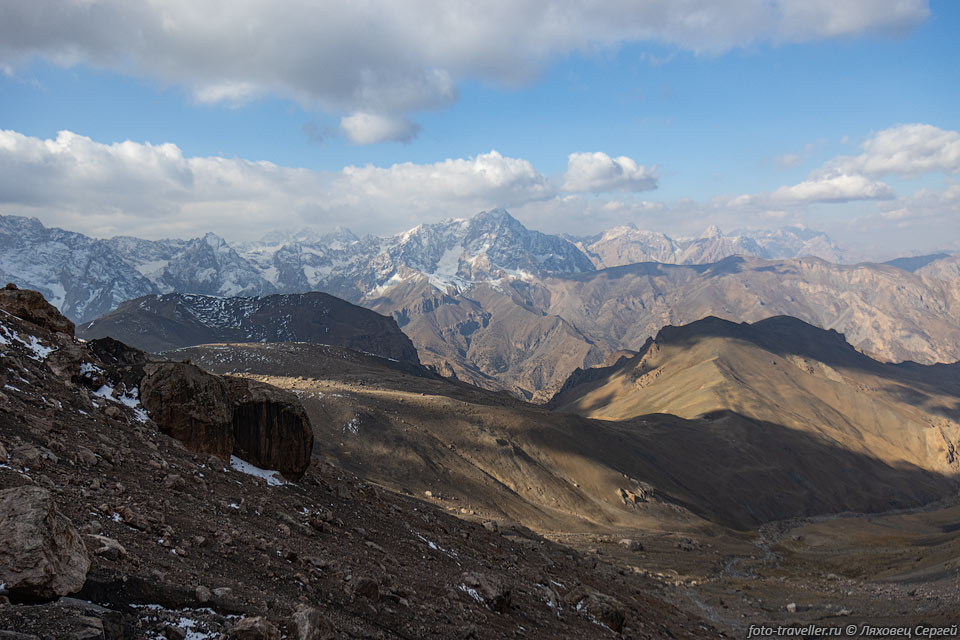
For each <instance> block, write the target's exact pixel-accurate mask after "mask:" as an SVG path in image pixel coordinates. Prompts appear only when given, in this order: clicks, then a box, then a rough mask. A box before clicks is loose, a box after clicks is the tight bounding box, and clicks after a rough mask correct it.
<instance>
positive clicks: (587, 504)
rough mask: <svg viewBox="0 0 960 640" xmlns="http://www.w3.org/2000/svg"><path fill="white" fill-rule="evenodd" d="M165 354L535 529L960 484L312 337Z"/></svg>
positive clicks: (812, 441) (376, 466)
mask: <svg viewBox="0 0 960 640" xmlns="http://www.w3.org/2000/svg"><path fill="white" fill-rule="evenodd" d="M169 355H170V356H171V357H175V358H177V359H180V358H184V357H187V358H189V359H190V360H191V361H193V362H196V363H198V364H200V365H201V366H204V367H206V368H209V369H211V370H213V371H216V372H235V373H240V374H243V375H247V376H251V377H254V378H256V379H259V380H261V381H265V382H269V383H271V384H274V385H276V386H279V387H283V388H287V389H292V390H293V391H295V392H296V393H297V394H298V395H299V396H300V399H301V401H302V403H303V405H304V407H305V409H306V410H307V413H308V415H309V416H310V419H311V422H312V423H313V426H314V430H315V435H316V439H317V442H318V443H322V444H321V445H319V446H320V447H321V449H322V451H323V452H324V455H327V456H330V459H331V460H333V461H335V462H336V463H337V464H339V465H343V466H344V467H346V468H347V469H350V470H351V471H353V472H356V473H360V474H363V475H365V476H367V477H369V478H371V479H374V480H376V481H377V482H379V483H382V484H384V485H385V486H389V487H392V488H394V489H396V490H399V491H409V492H411V493H413V494H415V495H424V492H426V491H429V492H430V493H431V496H430V499H431V500H433V501H434V502H436V503H438V504H442V505H444V506H445V507H447V508H450V509H452V510H455V511H457V512H462V513H466V514H468V515H471V516H473V515H475V516H476V517H481V518H497V519H502V518H506V519H509V520H513V521H516V522H520V523H522V524H525V525H527V526H529V527H532V528H534V529H537V530H540V531H615V530H624V529H632V530H636V529H645V530H661V531H663V530H684V529H686V530H691V529H705V530H711V528H712V527H711V526H710V525H709V523H707V522H705V521H704V519H707V520H712V521H715V522H720V523H723V524H728V525H733V526H735V527H739V528H745V527H751V526H754V525H756V524H758V523H761V522H765V521H768V520H773V519H779V518H787V517H794V516H802V515H812V514H818V513H835V512H839V511H845V510H855V511H867V512H875V511H883V510H886V509H888V508H891V506H893V505H899V506H906V505H916V504H922V503H925V502H927V501H929V500H932V499H936V498H938V497H942V496H945V495H949V494H951V493H953V491H954V490H955V487H954V484H953V483H952V482H951V481H950V480H949V479H948V478H946V477H944V476H942V475H941V474H939V473H936V472H933V471H928V470H924V469H920V468H918V467H917V466H916V465H912V464H909V463H906V462H905V463H903V464H902V465H899V466H890V465H888V464H886V463H884V462H882V461H879V460H877V459H876V458H875V457H873V456H872V455H867V454H865V453H864V452H862V451H861V452H852V451H849V450H847V449H846V448H844V447H843V446H842V445H841V443H836V442H832V441H828V440H825V439H823V438H820V437H817V436H814V435H811V434H808V433H804V432H801V431H798V430H796V429H792V428H788V427H786V426H783V425H782V424H780V423H779V421H773V420H758V419H755V418H751V417H748V416H743V415H739V414H737V413H734V412H716V413H713V414H711V415H709V416H704V417H698V418H694V419H685V418H681V417H675V416H670V415H646V416H643V417H641V418H636V419H632V420H628V421H623V422H613V421H606V420H592V419H587V418H584V417H580V416H576V415H573V414H559V413H555V412H551V411H547V410H545V409H543V408H540V407H536V406H533V405H529V404H526V403H523V402H520V401H518V400H516V399H513V398H511V397H509V396H506V395H505V394H502V393H499V394H497V393H490V392H487V391H483V390H480V389H477V388H474V387H470V386H467V385H464V384H461V383H451V382H450V381H447V380H443V379H437V378H430V377H423V376H418V375H413V373H412V372H409V371H401V370H399V369H398V368H397V365H396V364H395V363H390V362H389V361H383V360H378V359H374V358H370V357H367V356H357V355H355V354H351V353H350V352H348V351H344V350H339V349H330V348H324V347H318V346H316V345H308V344H247V345H209V346H200V347H192V348H187V349H181V350H178V351H176V352H172V353H171V354H169ZM358 358H361V359H358ZM840 487H842V490H840V489H838V488H840Z"/></svg>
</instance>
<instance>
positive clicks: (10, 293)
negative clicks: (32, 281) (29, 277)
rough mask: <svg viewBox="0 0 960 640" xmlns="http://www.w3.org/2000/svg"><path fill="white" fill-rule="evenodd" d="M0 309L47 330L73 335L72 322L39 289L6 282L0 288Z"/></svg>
mask: <svg viewBox="0 0 960 640" xmlns="http://www.w3.org/2000/svg"><path fill="white" fill-rule="evenodd" d="M0 309H3V310H4V311H6V312H7V313H9V314H11V315H14V316H17V317H18V318H20V319H22V320H26V321H27V322H32V323H33V324H35V325H37V326H39V327H42V328H44V329H47V330H48V331H54V332H60V333H66V334H67V335H69V336H73V330H74V325H73V322H71V321H70V320H69V319H68V318H67V317H66V316H64V315H63V314H62V313H60V312H59V311H58V310H57V308H56V307H55V306H53V305H52V304H50V303H49V302H47V301H46V299H45V298H44V297H43V294H41V293H40V292H39V291H31V290H30V289H19V288H17V286H16V285H15V284H13V283H10V284H7V286H6V287H4V288H3V289H0Z"/></svg>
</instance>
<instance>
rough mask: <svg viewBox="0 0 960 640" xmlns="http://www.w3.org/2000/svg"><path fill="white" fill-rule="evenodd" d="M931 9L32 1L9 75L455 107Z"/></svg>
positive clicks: (8, 26)
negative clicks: (648, 59) (82, 75)
mask: <svg viewBox="0 0 960 640" xmlns="http://www.w3.org/2000/svg"><path fill="white" fill-rule="evenodd" d="M928 14H929V8H928V4H927V0H898V1H897V2H876V1H875V0H844V1H843V2H836V1H835V0H724V1H718V0H687V1H685V2H676V1H675V0H650V1H647V2H635V1H634V0H610V1H608V2H603V3H595V2H587V1H585V0H579V1H575V2H567V1H562V0H513V1H511V2H477V3H469V2H467V3H463V2H457V3H452V2H448V1H446V0H410V1H408V2H394V1H388V0H381V1H373V2H338V1H335V0H269V1H268V0H230V1H229V2H227V1H226V0H211V1H209V2H196V1H195V0H152V1H151V2H130V0H82V1H80V0H73V1H69V2H64V1H63V0H29V1H28V2H27V1H24V2H6V3H3V6H2V9H0V68H2V69H4V70H9V69H12V68H15V67H17V66H20V65H24V64H27V63H29V61H30V60H31V59H33V58H35V57H42V58H46V59H49V60H53V61H55V62H56V63H58V64H62V65H73V64H79V63H86V64H91V65H94V66H96V67H99V68H106V69H112V70H116V71H119V72H122V73H129V74H134V75H145V76H149V77H151V78H155V79H158V80H160V81H161V82H165V83H171V84H177V85H180V86H183V87H186V88H187V89H188V90H189V91H190V92H192V94H193V96H194V98H195V99H196V100H198V101H201V102H223V101H226V102H228V103H237V102H243V101H246V100H250V99H253V98H256V97H259V96H263V95H279V96H283V97H287V98H292V99H294V100H297V101H299V102H301V103H302V104H304V105H305V106H308V107H317V108H319V109H322V110H324V111H327V112H330V113H336V114H339V115H344V114H346V115H350V114H359V113H368V114H369V113H375V114H381V115H383V116H394V117H395V116H402V115H405V114H410V113H414V112H417V111H420V110H424V109H435V108H441V107H444V106H446V105H449V104H450V103H451V102H453V101H454V100H456V98H457V85H458V83H460V82H462V81H463V80H465V79H467V78H474V79H481V80H484V81H490V82H494V83H497V84H502V85H511V86H516V85H519V84H523V83H526V82H529V81H530V80H531V79H533V78H535V77H536V75H537V74H538V73H539V71H540V70H541V69H543V68H544V67H545V66H546V65H547V64H549V63H550V62H551V61H553V60H555V59H557V58H558V57H561V56H564V55H567V54H569V53H571V52H573V51H576V50H591V49H595V48H597V47H601V48H602V47H616V46H618V45H620V44H623V43H628V42H657V43H664V44H668V45H673V46H676V47H678V48H679V49H683V50H688V51H694V52H698V53H722V52H724V51H726V50H729V49H731V48H733V47H738V46H745V45H750V44H754V43H758V42H770V43H785V42H803V41H809V40H816V39H820V38H829V37H836V36H847V35H857V34H861V33H865V32H891V31H892V32H897V31H903V30H905V29H909V28H910V27H912V26H914V25H916V24H918V23H920V22H922V21H923V20H925V19H926V18H927V16H928Z"/></svg>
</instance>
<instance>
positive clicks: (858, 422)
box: [550, 317, 960, 475]
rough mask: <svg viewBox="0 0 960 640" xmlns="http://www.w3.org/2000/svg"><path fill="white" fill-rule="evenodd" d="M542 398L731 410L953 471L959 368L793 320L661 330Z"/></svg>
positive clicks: (603, 411) (563, 405)
mask: <svg viewBox="0 0 960 640" xmlns="http://www.w3.org/2000/svg"><path fill="white" fill-rule="evenodd" d="M550 406H551V407H552V408H553V409H555V410H559V411H568V412H574V413H578V414H580V415H583V416H587V417H591V418H600V419H605V420H629V419H631V418H635V417H638V416H642V415H645V414H650V413H671V414H674V415H677V416H680V417H684V418H691V419H692V418H696V417H699V416H704V415H709V414H711V413H713V412H717V411H723V410H726V411H733V412H736V413H738V414H740V415H743V416H748V417H751V418H754V419H757V420H763V421H769V422H774V423H777V424H780V425H783V426H786V427H789V428H791V429H796V430H799V431H802V432H805V433H809V434H813V435H816V436H818V437H820V438H822V439H823V440H825V441H827V442H831V443H834V444H836V445H837V446H839V447H842V448H844V449H847V450H850V451H852V452H856V453H860V454H864V455H868V456H871V457H874V458H877V459H879V460H882V461H884V462H887V463H890V464H898V463H910V464H914V465H917V466H919V467H921V468H924V469H928V470H931V471H936V472H938V473H944V474H949V475H955V474H957V473H958V471H960V451H958V448H960V444H958V443H960V424H958V420H960V366H958V365H933V366H921V365H916V364H913V363H906V364H899V365H892V364H885V363H879V362H876V361H874V360H872V359H870V358H868V357H867V356H865V355H863V354H861V353H859V352H858V351H856V350H855V349H853V347H851V346H850V345H849V344H847V343H846V342H845V341H844V339H843V336H842V335H841V334H838V333H836V332H834V331H823V330H821V329H817V328H815V327H812V326H811V325H808V324H806V323H804V322H801V321H800V320H796V319H795V318H789V317H776V318H770V319H767V320H762V321H760V322H756V323H754V324H735V323H732V322H727V321H724V320H719V319H717V318H705V319H704V320H701V321H699V322H695V323H692V324H689V325H685V326H683V327H666V328H664V329H663V330H662V331H660V333H659V334H658V335H657V338H656V339H655V340H653V341H651V342H648V343H647V344H646V345H645V346H644V348H643V350H642V352H641V353H640V354H639V355H637V356H634V357H633V358H625V359H622V360H620V362H619V363H618V364H616V365H614V366H612V367H608V368H605V369H592V370H587V371H585V372H583V371H581V372H578V373H577V374H575V375H574V376H572V377H571V379H570V380H569V381H568V383H567V385H566V386H565V388H564V389H563V390H562V391H561V392H560V393H559V394H558V395H557V396H556V397H555V398H554V399H553V400H552V401H551V403H550Z"/></svg>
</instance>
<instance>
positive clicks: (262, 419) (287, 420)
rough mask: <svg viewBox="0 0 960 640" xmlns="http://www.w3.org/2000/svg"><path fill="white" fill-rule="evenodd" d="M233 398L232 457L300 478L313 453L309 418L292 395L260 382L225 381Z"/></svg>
mask: <svg viewBox="0 0 960 640" xmlns="http://www.w3.org/2000/svg"><path fill="white" fill-rule="evenodd" d="M226 381H227V385H228V387H229V389H230V395H231V396H232V398H233V402H234V407H233V440H234V445H233V454H234V455H235V456H237V457H238V458H241V459H243V460H247V461H248V462H251V463H253V464H255V465H257V466H258V467H262V468H264V469H276V470H277V471H279V472H280V473H281V474H283V475H284V476H285V477H288V478H294V479H297V478H300V477H301V476H302V475H303V473H304V471H306V470H307V465H309V464H310V455H311V453H312V451H313V430H312V429H311V428H310V419H309V418H308V417H307V413H306V411H304V410H303V406H302V405H301V404H300V401H299V400H298V399H297V397H296V396H295V395H293V394H292V393H289V392H287V391H283V390H281V389H277V388H276V387H272V386H270V385H268V384H264V383H262V382H256V381H254V380H247V379H245V378H230V377H228V378H226Z"/></svg>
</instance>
